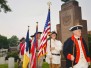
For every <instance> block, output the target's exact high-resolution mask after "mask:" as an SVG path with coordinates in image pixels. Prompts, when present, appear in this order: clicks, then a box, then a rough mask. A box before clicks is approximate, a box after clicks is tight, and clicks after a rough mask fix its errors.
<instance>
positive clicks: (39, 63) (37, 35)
mask: <svg viewBox="0 0 91 68" xmlns="http://www.w3.org/2000/svg"><path fill="white" fill-rule="evenodd" d="M41 34H42V32H38V33H37V34H36V39H37V42H38V46H37V52H36V53H37V68H42V64H43V57H41V58H40V59H38V52H39V47H40V43H41Z"/></svg>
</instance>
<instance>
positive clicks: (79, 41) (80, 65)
mask: <svg viewBox="0 0 91 68" xmlns="http://www.w3.org/2000/svg"><path fill="white" fill-rule="evenodd" d="M82 27H83V26H82V25H76V26H73V27H71V28H70V29H69V30H70V31H72V33H73V35H72V37H70V38H68V39H67V40H66V41H65V42H64V45H63V54H64V56H65V58H66V68H72V66H73V68H88V66H89V62H90V58H89V52H88V49H87V45H86V42H85V40H84V39H83V38H82V36H81V29H82Z"/></svg>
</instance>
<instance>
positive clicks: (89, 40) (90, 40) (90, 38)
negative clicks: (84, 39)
mask: <svg viewBox="0 0 91 68" xmlns="http://www.w3.org/2000/svg"><path fill="white" fill-rule="evenodd" d="M88 45H89V54H90V57H91V34H88Z"/></svg>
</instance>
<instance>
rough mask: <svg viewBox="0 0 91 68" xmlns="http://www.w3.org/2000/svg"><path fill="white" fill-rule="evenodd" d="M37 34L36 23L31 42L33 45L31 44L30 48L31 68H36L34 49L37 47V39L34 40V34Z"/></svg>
mask: <svg viewBox="0 0 91 68" xmlns="http://www.w3.org/2000/svg"><path fill="white" fill-rule="evenodd" d="M37 33H38V23H37V25H36V33H35V36H34V41H33V44H32V47H31V55H32V56H31V68H36V59H37V58H36V49H37V47H38V44H37V39H36V34H37Z"/></svg>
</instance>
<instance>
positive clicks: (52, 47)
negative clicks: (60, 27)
mask: <svg viewBox="0 0 91 68" xmlns="http://www.w3.org/2000/svg"><path fill="white" fill-rule="evenodd" d="M56 37H57V33H56V32H55V31H53V32H52V34H51V39H50V40H48V42H47V49H46V52H47V55H46V62H47V63H48V64H49V66H50V68H59V67H60V59H61V54H60V52H61V50H62V43H61V42H60V41H59V40H57V39H56Z"/></svg>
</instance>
